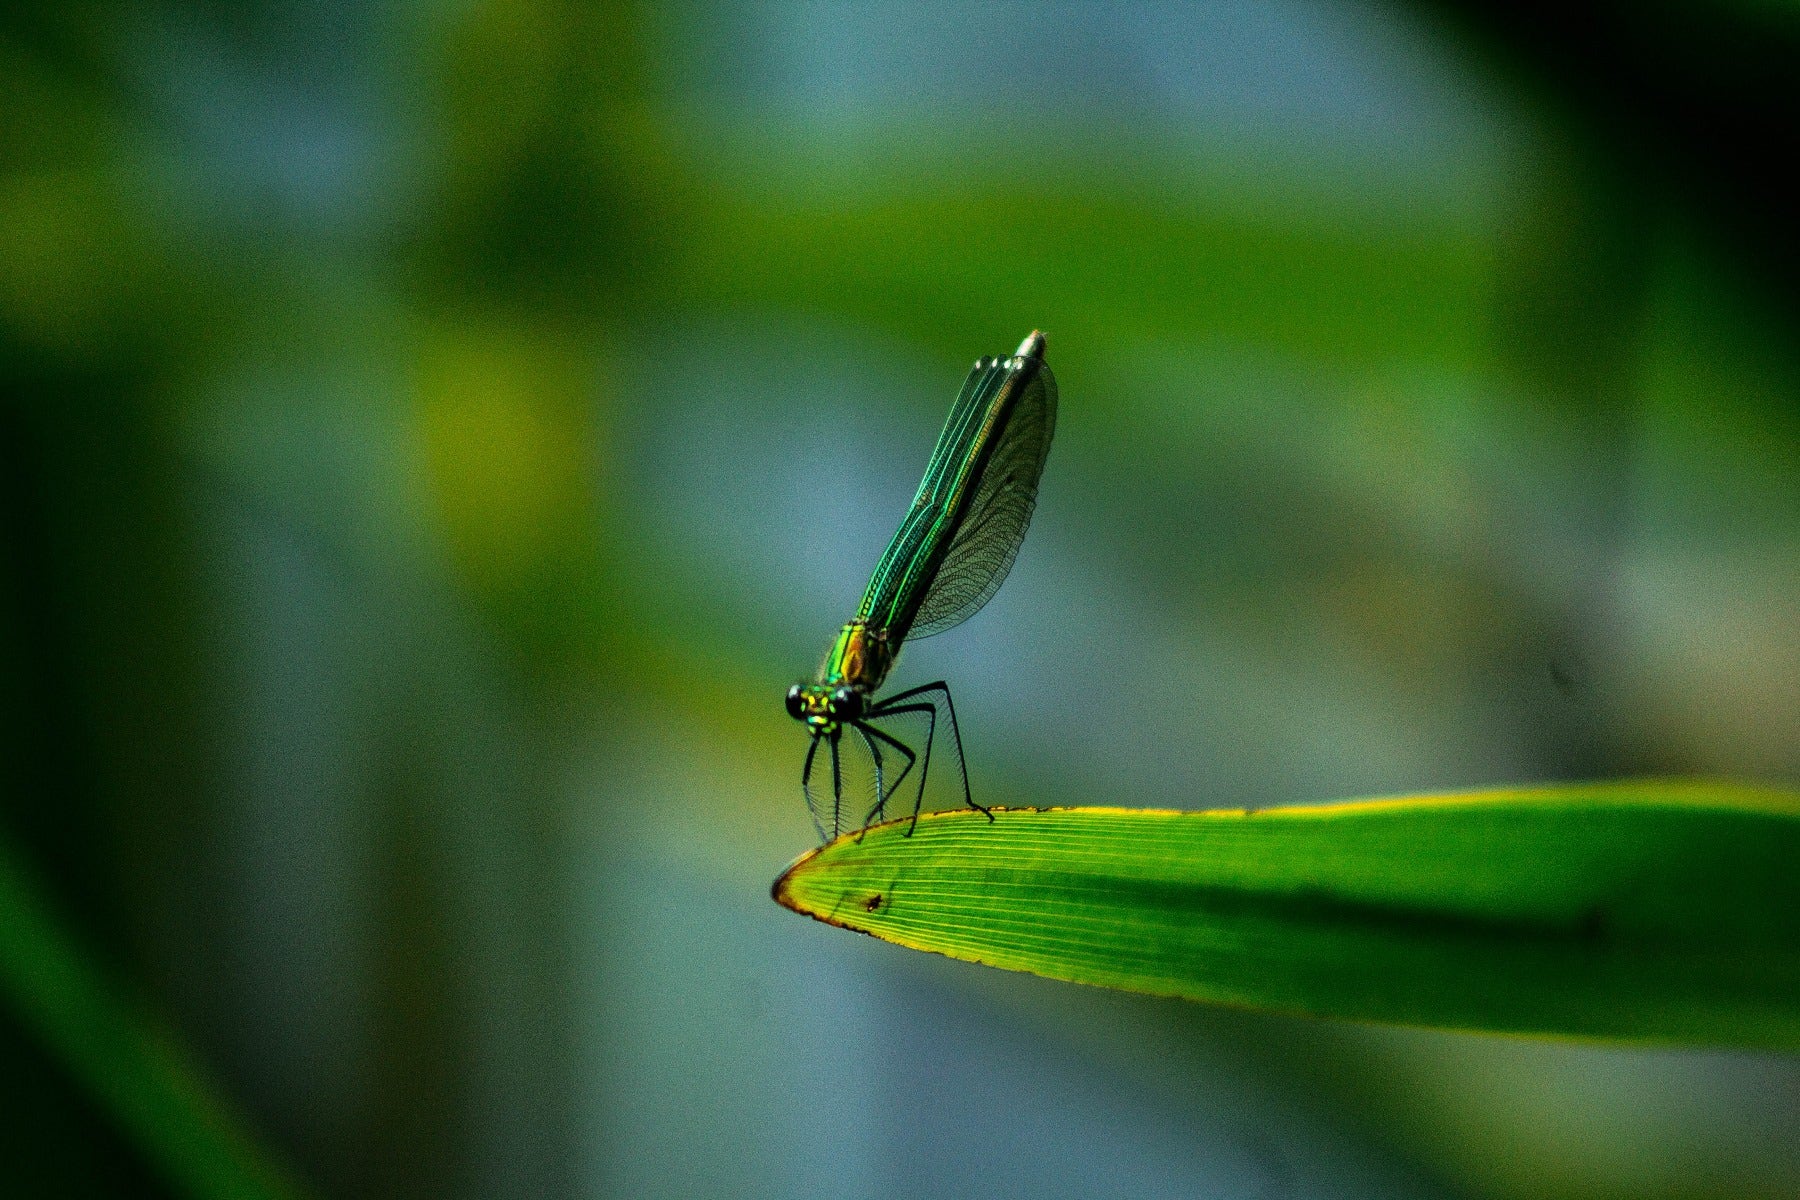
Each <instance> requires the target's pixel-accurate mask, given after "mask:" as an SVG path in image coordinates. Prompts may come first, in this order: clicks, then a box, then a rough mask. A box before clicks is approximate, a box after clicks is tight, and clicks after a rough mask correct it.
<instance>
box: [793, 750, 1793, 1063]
mask: <svg viewBox="0 0 1800 1200" xmlns="http://www.w3.org/2000/svg"><path fill="white" fill-rule="evenodd" d="M995 816H996V818H997V820H996V821H995V822H994V823H992V824H990V823H989V822H988V821H987V820H986V819H985V818H984V817H982V815H981V814H980V813H976V812H954V813H936V814H927V815H926V816H925V817H923V818H922V819H921V820H920V822H919V826H918V831H917V834H916V835H915V836H914V837H912V838H910V839H909V838H906V837H904V836H902V835H903V834H904V832H905V822H893V823H890V824H887V825H883V826H878V827H876V828H874V829H871V830H869V831H868V832H867V834H866V836H864V838H863V839H862V840H861V841H860V842H858V841H856V840H855V839H852V838H843V839H839V840H837V841H834V842H832V843H829V844H827V845H825V846H822V847H820V848H819V849H818V850H816V851H814V852H812V853H811V854H809V855H807V856H805V857H803V858H802V859H800V860H799V861H798V862H796V863H795V864H794V865H793V866H792V867H790V868H789V869H788V871H787V873H786V874H784V875H783V876H782V877H781V878H780V879H779V880H777V881H776V885H775V898H776V899H777V900H778V901H779V902H781V903H782V904H784V905H786V906H787V907H789V908H792V909H794V910H795V911H798V912H803V913H806V914H807V915H810V916H814V917H817V918H818V919H820V920H824V921H828V922H830V923H832V924H836V925H841V926H843V927H845V928H850V929H856V930H859V931H861V932H864V933H869V934H872V935H873V936H876V937H880V938H883V939H885V940H888V941H893V942H896V943H898V944H900V945H905V946H911V947H913V948H916V949H921V950H930V951H934V952H937V953H940V954H946V955H949V956H951V957H953V958H960V959H966V960H969V961H973V962H981V963H986V964H989V965H992V966H996V967H1002V968H1005V969H1009V970H1018V971H1028V972H1031V973H1034V974H1038V975H1045V976H1049V977H1051V978H1056V979H1065V980H1070V981H1073V982H1078V983H1089V984H1096V985H1100V986H1104V987H1113V988H1120V989H1124V990H1128V991H1136V992H1145V993H1150V994H1153V995H1169V996H1181V997H1185V998H1188V999H1194V1000H1205V1001H1212V1002H1217V1003H1224V1004H1232V1005H1238V1006H1244V1007H1254V1008H1267V1009H1274V1010H1279V1011H1286V1012H1303V1013H1312V1014H1316V1015H1326V1016H1338V1017H1347V1018H1352V1019H1357V1020H1371V1021H1384V1022H1393V1023H1399V1024H1409V1025H1425V1026H1438V1027H1448V1028H1458V1029H1481V1030H1491V1031H1504V1032H1513V1033H1536V1034H1549V1035H1558V1036H1568V1037H1589V1038H1603V1039H1627V1040H1650V1041H1674V1042H1703V1043H1733V1044H1742V1045H1758V1046H1774V1047H1783V1048H1789V1049H1800V795H1796V794H1795V793H1791V792H1782V791H1775V790H1770V789H1759V788H1750V787H1741V786H1736V785H1729V784H1708V783H1691V782H1680V781H1653V782H1643V783H1627V784H1605V785H1574V786H1563V787H1549V788H1538V789H1530V790H1510V791H1498V792H1482V793H1471V794H1466V795H1458V796H1436V797H1414V798H1408V799H1400V800H1387V801H1367V802H1358V803H1349V804H1336V805H1324V806H1317V807H1299V808H1283V809H1269V810H1263V811H1260V812H1244V811H1241V810H1229V811H1218V810H1214V811H1207V812H1168V811H1146V810H1129V809H1104V808H1072V809H1044V810H1036V809H1013V810H999V811H997V812H996V813H995Z"/></svg>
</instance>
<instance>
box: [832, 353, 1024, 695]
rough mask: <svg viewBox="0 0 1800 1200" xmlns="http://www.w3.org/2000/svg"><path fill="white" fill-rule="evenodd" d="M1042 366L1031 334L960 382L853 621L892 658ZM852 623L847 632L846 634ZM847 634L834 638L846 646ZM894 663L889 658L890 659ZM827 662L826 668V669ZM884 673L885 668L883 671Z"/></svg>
mask: <svg viewBox="0 0 1800 1200" xmlns="http://www.w3.org/2000/svg"><path fill="white" fill-rule="evenodd" d="M1043 365H1044V338H1043V335H1042V334H1038V333H1033V334H1032V335H1031V336H1030V337H1028V338H1026V339H1025V341H1024V342H1023V343H1022V344H1021V345H1020V346H1019V351H1018V353H1017V354H1015V355H1014V356H1013V357H1012V358H1009V359H1006V360H1004V361H1002V360H999V359H984V360H982V361H981V362H978V363H976V364H975V370H974V371H972V372H970V374H969V378H968V379H967V380H966V381H965V382H964V383H963V388H962V392H961V393H960V394H959V395H958V396H957V397H956V403H955V404H954V405H953V406H952V407H951V409H950V417H949V419H948V420H946V421H945V422H944V430H943V432H942V433H940V434H938V440H937V446H936V448H934V449H933V450H932V452H931V462H930V463H929V464H928V465H927V466H926V468H925V478H924V479H923V480H922V481H921V482H920V484H919V491H918V494H917V495H915V496H914V497H913V502H912V508H911V509H910V510H909V511H908V512H907V514H906V519H905V520H904V521H903V522H901V525H900V529H899V532H897V533H895V534H894V539H893V541H891V542H889V543H888V548H887V552H886V553H884V554H883V555H882V556H881V562H880V563H879V564H878V565H877V566H876V568H875V574H874V575H873V576H872V577H871V578H870V579H869V590H868V591H866V592H864V593H863V599H862V606H861V607H860V608H858V609H857V610H856V619H857V621H859V622H866V623H867V624H868V625H869V626H871V627H873V628H874V629H876V630H880V631H882V632H883V633H885V634H886V635H887V639H886V640H887V641H888V642H889V643H890V644H891V645H892V646H893V647H894V649H895V651H896V652H897V651H898V649H899V646H900V643H901V642H902V641H904V640H905V638H906V635H907V633H908V632H910V631H911V629H912V625H913V619H914V618H915V617H916V616H917V615H918V612H919V606H920V604H922V603H923V602H924V599H925V594H926V592H927V590H928V589H929V588H930V587H931V584H932V581H933V580H934V579H935V578H936V577H937V573H938V569H939V567H941V566H942V565H943V561H944V556H945V554H946V553H948V552H949V549H950V544H951V542H952V541H953V540H954V539H955V537H956V534H957V531H958V530H959V529H960V528H961V527H962V523H963V520H964V518H965V517H966V516H967V515H968V509H969V505H970V503H971V502H972V501H973V500H974V497H975V493H976V488H977V486H978V485H979V482H980V480H981V477H982V473H983V472H984V471H985V470H986V469H987V466H988V459H989V457H990V456H991V455H992V454H993V451H994V448H995V446H996V445H998V444H999V442H1000V441H1001V439H1002V437H1003V436H1004V434H1005V432H1006V427H1007V422H1008V421H1009V420H1010V419H1011V417H1012V414H1013V410H1014V408H1015V407H1016V406H1017V404H1018V401H1019V398H1020V397H1021V396H1023V395H1024V394H1025V393H1026V390H1027V388H1029V387H1030V385H1031V383H1032V380H1033V379H1034V378H1036V377H1037V375H1038V373H1039V372H1040V371H1041V370H1042V368H1043ZM852 628H854V624H853V625H851V626H846V627H845V634H848V633H849V631H850V629H852ZM843 642H844V635H840V636H839V645H840V647H841V646H842V645H843ZM890 661H891V657H890ZM830 667H831V663H830V662H828V663H827V669H828V670H829V669H830ZM883 673H885V666H884V668H883Z"/></svg>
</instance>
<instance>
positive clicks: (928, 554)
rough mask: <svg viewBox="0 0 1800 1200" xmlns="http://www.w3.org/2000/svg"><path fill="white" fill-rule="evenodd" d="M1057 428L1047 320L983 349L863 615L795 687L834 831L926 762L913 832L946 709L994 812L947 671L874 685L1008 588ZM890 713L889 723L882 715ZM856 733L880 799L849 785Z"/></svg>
mask: <svg viewBox="0 0 1800 1200" xmlns="http://www.w3.org/2000/svg"><path fill="white" fill-rule="evenodd" d="M1055 431H1056V380H1055V378H1054V377H1053V376H1052V375H1051V374H1050V368H1049V367H1048V366H1047V365H1045V363H1044V335H1043V334H1042V333H1037V332H1033V333H1032V335H1031V336H1030V337H1028V338H1026V339H1025V340H1024V341H1023V342H1021V343H1019V349H1018V351H1017V352H1016V353H1015V354H1014V355H1013V356H1012V357H1011V358H1007V359H998V358H983V359H980V360H978V361H977V362H976V363H975V367H974V369H973V370H971V371H970V372H969V377H968V378H967V379H965V380H963V385H962V391H961V392H960V393H958V394H957V397H956V403H955V404H954V405H952V406H951V408H950V418H949V420H947V421H945V422H944V431H943V432H942V433H940V434H939V435H938V440H937V447H936V448H935V449H933V450H932V452H931V461H930V462H929V463H927V464H926V467H925V478H924V480H923V482H921V483H920V484H919V491H918V494H917V495H916V496H914V497H913V502H912V508H911V509H910V510H908V512H907V514H906V519H905V520H904V521H902V522H901V523H900V530H899V532H897V533H895V534H894V539H893V541H891V542H889V543H888V548H887V552H886V553H884V554H883V555H882V556H881V562H880V563H879V564H878V565H877V566H876V568H875V574H874V576H873V577H872V578H871V579H870V580H869V588H868V591H866V592H864V593H863V598H862V605H861V607H859V608H858V609H857V610H856V616H855V617H854V618H852V620H851V621H850V623H849V624H848V625H845V626H844V628H843V629H842V631H840V632H839V633H838V636H837V641H836V642H835V643H833V644H832V647H831V651H830V653H828V654H827V655H826V656H825V663H824V665H823V666H821V667H820V668H819V675H818V678H817V679H816V680H815V681H814V682H812V683H796V684H795V685H794V686H793V687H791V688H789V689H788V694H787V710H788V714H789V715H790V716H792V717H794V718H795V719H796V720H798V721H801V722H802V723H804V724H805V726H806V731H807V732H808V733H809V734H811V735H812V744H811V745H810V746H808V747H807V750H806V763H805V765H804V766H803V767H801V770H800V788H801V791H803V792H804V793H805V794H806V803H807V807H808V808H809V809H810V810H811V811H812V816H813V823H814V824H815V825H816V826H817V827H818V830H819V836H820V837H821V838H832V837H836V836H838V835H839V834H841V833H843V832H845V831H846V830H848V829H850V828H866V827H867V826H869V825H872V824H874V823H875V822H876V821H879V820H881V819H882V818H883V817H884V816H885V815H886V814H887V805H888V801H889V800H891V799H892V798H893V797H894V795H895V794H896V793H897V792H898V791H899V790H900V787H901V785H902V784H903V783H904V782H905V781H906V779H907V777H908V775H909V774H910V773H911V772H912V770H913V768H914V767H917V768H918V784H917V789H916V793H915V795H914V798H913V811H912V824H911V825H909V826H908V827H907V830H906V832H907V835H908V836H911V834H912V831H913V830H914V829H915V828H917V826H918V823H919V810H920V808H921V807H922V806H923V805H924V802H925V781H926V779H927V778H928V776H929V774H930V770H931V747H932V742H933V741H934V740H935V737H936V734H937V724H938V719H939V718H940V717H942V718H944V720H945V721H946V722H947V723H948V724H949V726H950V744H951V747H952V749H953V750H954V753H955V766H956V773H957V776H958V779H959V782H960V783H961V784H962V794H963V802H964V803H966V804H967V805H968V806H969V807H970V808H973V809H977V810H979V811H981V812H984V813H986V812H988V810H987V809H986V808H983V807H982V806H981V805H979V804H976V803H975V800H974V797H973V796H971V795H970V793H969V781H968V775H967V773H966V772H965V770H964V767H963V754H962V733H961V732H960V731H959V730H958V729H957V727H956V706H955V705H954V704H952V703H951V702H950V689H949V688H948V687H947V686H945V684H944V681H943V680H939V681H938V682H936V683H928V684H925V685H924V686H923V687H916V688H909V689H908V690H906V691H904V692H900V693H899V694H897V695H893V696H889V697H888V698H887V699H885V700H879V701H877V700H876V699H875V698H874V697H875V693H876V692H877V691H878V690H879V689H880V687H881V685H882V682H883V681H884V680H885V679H886V678H887V674H888V671H889V670H890V669H892V667H893V665H894V659H895V658H896V657H897V656H898V655H899V653H900V645H901V643H902V642H904V641H905V640H906V639H907V638H908V637H927V636H929V635H931V634H934V633H942V632H943V631H944V630H946V629H949V628H950V627H951V626H953V625H957V624H960V623H961V622H963V621H966V620H967V619H968V618H970V617H971V616H974V615H975V613H976V611H977V610H979V609H980V608H981V606H982V605H984V604H986V603H987V602H988V600H989V599H990V598H992V596H993V595H994V593H995V592H996V591H998V590H999V588H1000V584H1001V582H1002V581H1004V580H1005V579H1006V573H1007V572H1008V571H1010V570H1011V569H1012V564H1013V559H1014V558H1015V557H1017V556H1018V553H1019V543H1020V542H1021V541H1023V540H1024V538H1025V529H1026V526H1028V525H1029V524H1030V523H1031V510H1032V508H1033V507H1035V505H1036V503H1037V489H1038V479H1039V478H1040V477H1041V476H1042V475H1043V472H1044V458H1045V456H1047V455H1048V454H1049V453H1050V437H1051V435H1052V434H1053V433H1054V432H1055ZM940 699H941V700H942V702H943V704H942V708H940V707H939V703H938V702H939V700H940ZM898 718H910V719H913V720H923V721H924V722H925V725H924V728H925V737H924V746H923V750H922V751H921V750H919V749H917V748H916V747H915V746H911V745H908V744H907V743H906V742H904V741H902V740H901V739H900V738H899V737H897V736H895V735H894V733H893V732H891V724H892V722H893V721H895V720H896V719H898ZM884 722H885V723H889V724H890V729H884V728H882V723H884ZM852 739H853V740H852ZM821 743H822V744H823V745H824V746H825V747H826V750H827V754H828V755H829V758H830V762H831V790H830V791H829V792H827V791H826V790H825V789H824V788H823V787H819V786H815V785H814V780H813V767H814V765H815V762H814V760H815V759H817V758H818V755H819V746H820V744H821ZM843 743H850V746H851V748H852V749H854V747H856V746H860V747H861V750H862V751H863V752H864V753H866V754H867V755H868V758H869V760H870V761H871V762H872V763H873V765H874V787H873V804H872V805H871V806H870V807H868V808H867V810H866V811H864V810H863V803H864V802H865V801H866V800H867V797H866V796H864V797H858V796H849V797H846V796H845V790H846V789H845V786H844V777H845V759H844V754H845V753H846V749H845V746H844V745H843ZM896 767H897V768H898V769H897V770H895V769H894V768H896ZM988 819H989V820H990V821H991V820H993V814H992V813H988Z"/></svg>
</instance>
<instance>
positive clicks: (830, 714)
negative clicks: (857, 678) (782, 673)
mask: <svg viewBox="0 0 1800 1200" xmlns="http://www.w3.org/2000/svg"><path fill="white" fill-rule="evenodd" d="M865 708H866V704H865V699H864V696H863V692H862V689H861V688H856V687H850V686H847V685H845V684H837V685H829V684H823V683H796V684H795V685H794V686H793V687H791V688H789V689H788V693H787V710H788V716H790V717H792V718H794V719H795V720H796V721H804V722H805V723H806V728H807V729H808V731H810V732H811V733H812V734H813V736H815V737H817V736H818V735H820V734H828V733H832V732H834V731H835V730H836V729H837V727H838V726H839V725H842V724H844V723H846V722H852V721H860V720H862V715H863V712H864V710H865Z"/></svg>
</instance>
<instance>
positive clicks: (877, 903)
mask: <svg viewBox="0 0 1800 1200" xmlns="http://www.w3.org/2000/svg"><path fill="white" fill-rule="evenodd" d="M863 907H864V908H865V909H867V910H868V911H870V912H874V911H875V910H876V909H878V908H880V907H881V893H880V892H876V893H875V894H874V895H873V896H870V897H869V898H868V899H867V900H864V901H863Z"/></svg>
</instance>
